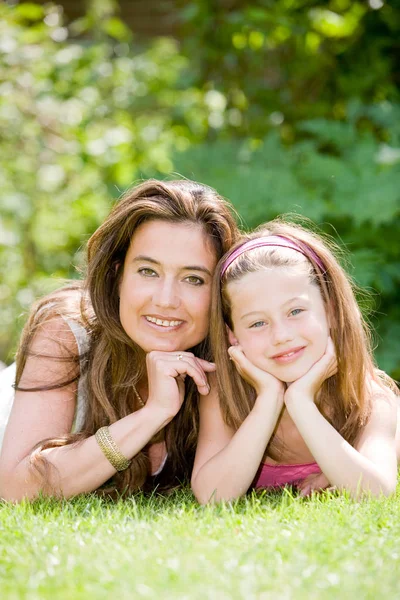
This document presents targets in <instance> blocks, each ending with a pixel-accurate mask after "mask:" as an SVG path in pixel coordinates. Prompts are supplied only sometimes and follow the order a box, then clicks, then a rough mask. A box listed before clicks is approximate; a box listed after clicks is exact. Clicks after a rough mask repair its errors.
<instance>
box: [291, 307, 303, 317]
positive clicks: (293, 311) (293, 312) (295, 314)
mask: <svg viewBox="0 0 400 600" xmlns="http://www.w3.org/2000/svg"><path fill="white" fill-rule="evenodd" d="M302 312H303V309H301V308H294V309H293V310H291V311H290V314H291V315H292V317H296V316H297V315H299V314H300V313H302Z"/></svg>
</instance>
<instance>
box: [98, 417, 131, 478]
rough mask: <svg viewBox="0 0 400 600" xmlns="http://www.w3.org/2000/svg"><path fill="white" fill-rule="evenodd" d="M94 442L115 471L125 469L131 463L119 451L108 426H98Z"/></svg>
mask: <svg viewBox="0 0 400 600" xmlns="http://www.w3.org/2000/svg"><path fill="white" fill-rule="evenodd" d="M95 438H96V442H97V443H98V445H99V447H100V450H101V451H102V453H103V454H104V456H105V457H106V459H107V460H108V461H109V462H110V463H111V464H112V466H113V467H114V469H115V470H116V471H125V469H127V468H128V467H129V465H130V464H131V461H130V460H128V459H127V458H126V457H125V456H124V455H123V454H122V452H121V451H120V449H119V448H118V446H117V444H116V443H115V442H114V440H113V437H112V435H111V433H110V430H109V429H108V427H107V426H106V427H100V429H98V430H97V431H96V434H95Z"/></svg>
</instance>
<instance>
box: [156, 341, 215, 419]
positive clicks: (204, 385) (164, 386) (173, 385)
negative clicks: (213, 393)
mask: <svg viewBox="0 0 400 600" xmlns="http://www.w3.org/2000/svg"><path fill="white" fill-rule="evenodd" d="M146 367H147V378H148V384H149V397H148V399H147V402H146V408H147V409H155V410H157V411H158V412H159V413H160V414H163V415H164V416H165V418H166V420H167V421H168V420H171V419H172V418H173V417H174V416H175V415H176V413H177V412H178V411H179V409H180V407H181V406H182V403H183V400H184V397H185V383H184V382H185V378H186V376H187V375H189V377H191V378H192V379H193V381H194V382H195V384H196V386H197V389H198V391H199V393H200V394H202V395H204V396H205V395H207V394H208V393H209V391H210V386H209V384H208V380H207V376H206V373H211V372H212V371H215V365H214V363H211V362H208V361H206V360H203V359H201V358H196V356H194V354H192V353H191V352H179V351H176V352H157V351H153V352H149V354H148V355H147V357H146Z"/></svg>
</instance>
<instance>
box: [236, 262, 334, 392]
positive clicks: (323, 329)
mask: <svg viewBox="0 0 400 600" xmlns="http://www.w3.org/2000/svg"><path fill="white" fill-rule="evenodd" d="M227 291H228V296H229V299H230V302H231V309H232V323H233V334H232V333H230V342H231V343H232V344H234V343H239V344H240V345H241V346H242V348H243V351H244V353H245V354H246V356H247V357H248V358H249V359H250V360H251V361H252V362H253V363H254V364H255V365H256V366H257V367H259V368H260V369H263V370H264V371H267V372H268V373H271V375H273V376H274V377H276V378H277V379H280V380H281V381H283V382H285V383H291V382H293V381H296V379H299V378H300V377H302V376H303V375H305V373H307V371H309V369H310V368H311V367H312V366H313V365H314V364H315V363H316V362H317V361H318V360H319V359H320V358H321V357H322V356H323V354H324V352H325V349H326V345H327V342H328V337H329V322H328V318H327V314H326V310H325V306H324V303H323V300H322V296H321V293H320V291H319V288H318V287H317V286H316V285H315V284H312V283H311V282H310V279H309V276H308V274H306V273H305V272H304V271H299V269H298V268H286V267H272V268H269V269H265V270H263V271H258V272H255V273H249V274H247V275H244V276H243V277H242V278H241V279H240V280H238V281H236V282H231V283H229V284H228V289H227Z"/></svg>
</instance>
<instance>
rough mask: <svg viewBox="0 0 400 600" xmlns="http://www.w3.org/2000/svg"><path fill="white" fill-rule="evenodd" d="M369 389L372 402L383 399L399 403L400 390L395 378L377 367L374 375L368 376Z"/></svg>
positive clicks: (391, 402)
mask: <svg viewBox="0 0 400 600" xmlns="http://www.w3.org/2000/svg"><path fill="white" fill-rule="evenodd" d="M367 389H368V392H369V395H370V398H371V400H372V404H374V403H376V402H381V401H386V402H388V403H390V404H397V403H398V402H399V400H400V390H399V388H398V387H397V385H396V383H395V382H394V380H393V379H391V377H389V375H387V374H386V373H385V372H384V371H381V370H379V369H375V370H374V373H373V375H371V376H369V377H368V378H367Z"/></svg>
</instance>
